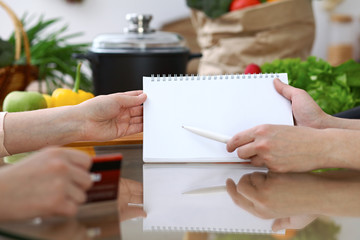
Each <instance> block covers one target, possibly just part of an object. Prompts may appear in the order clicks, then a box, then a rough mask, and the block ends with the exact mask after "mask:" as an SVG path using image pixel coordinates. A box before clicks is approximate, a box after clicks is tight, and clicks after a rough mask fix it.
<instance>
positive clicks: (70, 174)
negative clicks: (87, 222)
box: [0, 148, 92, 220]
mask: <svg viewBox="0 0 360 240" xmlns="http://www.w3.org/2000/svg"><path fill="white" fill-rule="evenodd" d="M90 165H91V158H90V156H89V155H87V154H85V153H82V152H80V151H76V150H72V149H59V148H48V149H44V150H41V151H39V152H37V153H34V154H32V155H30V156H29V157H27V158H25V159H23V160H22V161H20V162H18V163H16V164H14V165H10V166H5V167H2V168H0V192H1V198H0V212H1V214H0V220H20V219H28V218H33V217H47V216H58V215H60V216H72V215H75V214H76V212H77V208H78V205H79V204H81V203H83V202H84V201H85V200H86V190H87V189H89V188H90V187H91V185H92V181H91V177H90V173H89V172H88V169H89V168H90Z"/></svg>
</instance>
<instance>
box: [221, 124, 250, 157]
mask: <svg viewBox="0 0 360 240" xmlns="http://www.w3.org/2000/svg"><path fill="white" fill-rule="evenodd" d="M253 131H254V129H253V128H250V129H247V130H245V131H243V132H240V133H238V134H236V135H235V136H233V137H232V138H231V139H230V141H229V142H228V143H227V144H226V149H227V151H228V152H233V151H235V149H236V148H238V147H240V146H242V145H244V144H247V143H250V142H253V141H254V139H255V137H254V134H253Z"/></svg>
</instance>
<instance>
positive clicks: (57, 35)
mask: <svg viewBox="0 0 360 240" xmlns="http://www.w3.org/2000/svg"><path fill="white" fill-rule="evenodd" d="M60 20H61V19H60V18H53V19H44V17H43V16H40V17H39V18H38V19H37V20H36V23H35V24H32V25H31V26H29V25H30V24H31V23H32V22H33V21H34V18H30V17H28V16H27V15H26V14H25V15H24V17H23V18H22V22H23V25H24V28H25V31H26V32H27V34H28V38H29V42H30V51H31V64H33V65H37V66H38V67H39V79H40V80H45V82H46V86H47V89H46V90H47V92H48V93H49V94H51V92H52V91H53V90H54V89H56V88H60V87H64V86H69V87H72V86H73V82H74V79H75V74H74V73H75V72H76V67H77V60H76V59H74V58H73V57H72V55H73V54H74V53H83V52H84V51H86V49H87V48H88V46H89V44H88V43H79V44H72V43H69V40H70V39H73V38H75V37H78V36H80V35H81V33H73V34H65V33H66V32H67V30H68V25H63V26H62V27H60V28H59V29H55V28H54V25H55V24H56V23H58V22H59V21H60ZM9 42H11V43H12V44H15V38H14V34H12V36H11V37H10V39H9ZM24 63H25V55H22V56H21V59H20V60H19V61H18V62H17V63H16V64H24ZM81 75H82V76H81V78H82V81H81V86H80V88H81V89H83V90H84V91H92V81H91V80H90V78H89V77H88V76H87V75H85V74H84V73H82V74H81ZM69 80H71V81H69ZM40 86H41V84H40Z"/></svg>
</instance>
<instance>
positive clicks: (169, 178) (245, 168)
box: [143, 164, 360, 239]
mask: <svg viewBox="0 0 360 240" xmlns="http://www.w3.org/2000/svg"><path fill="white" fill-rule="evenodd" d="M143 173H144V208H145V211H146V212H147V214H148V215H147V218H146V219H144V222H143V229H144V230H153V231H154V230H156V231H169V230H176V231H190V232H213V233H234V234H235V235H236V234H239V233H252V234H253V233H256V234H273V232H272V230H274V231H278V230H280V229H299V230H297V231H296V236H299V239H309V238H307V237H305V238H301V237H300V236H308V234H311V236H313V235H314V236H316V237H314V238H313V239H329V238H327V237H324V236H328V235H329V234H331V235H334V236H335V235H336V234H337V233H338V232H339V231H340V229H341V227H340V226H338V225H337V223H336V222H335V221H333V220H332V218H333V217H342V218H343V217H351V218H352V219H353V217H360V204H359V202H358V199H359V197H360V172H359V171H350V170H338V171H325V172H324V171H322V172H309V173H273V172H268V171H267V170H266V169H261V168H256V167H252V166H251V165H242V164H161V165H160V164H146V165H144V172H143ZM225 188H226V189H225ZM255 216H256V217H255ZM319 229H327V230H326V231H325V230H319ZM330 229H331V231H330ZM277 233H280V234H282V233H284V231H280V232H279V231H278V232H277ZM235 235H234V236H235ZM241 235H242V236H243V234H241Z"/></svg>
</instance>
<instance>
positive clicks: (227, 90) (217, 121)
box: [143, 73, 293, 162]
mask: <svg viewBox="0 0 360 240" xmlns="http://www.w3.org/2000/svg"><path fill="white" fill-rule="evenodd" d="M275 77H277V78H279V79H280V80H281V81H283V82H284V83H287V82H288V79H287V74H286V73H281V74H247V75H222V76H180V77H176V76H175V77H174V76H163V77H160V76H158V77H154V76H153V77H144V78H143V88H144V89H143V90H144V92H145V93H146V94H147V96H148V98H147V100H146V101H145V103H144V128H143V160H144V161H145V162H180V161H185V162H219V161H227V162H238V161H243V160H241V159H239V158H238V157H237V156H236V153H235V152H234V153H228V152H227V151H226V146H225V144H224V143H220V142H216V141H214V140H210V139H206V138H204V137H201V136H198V135H195V134H193V133H191V132H189V131H187V130H185V129H184V128H182V126H183V125H186V126H192V127H197V128H202V129H206V130H208V131H212V132H216V133H220V134H223V135H228V136H233V135H235V134H236V133H238V132H240V131H243V130H246V129H248V128H251V127H254V126H256V125H260V124H283V125H293V117H292V110H291V104H290V102H289V101H288V100H287V99H285V98H284V97H283V96H281V95H280V94H279V93H277V91H276V90H275V88H274V85H273V80H274V78H275Z"/></svg>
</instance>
